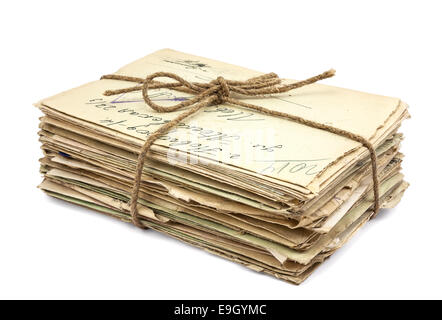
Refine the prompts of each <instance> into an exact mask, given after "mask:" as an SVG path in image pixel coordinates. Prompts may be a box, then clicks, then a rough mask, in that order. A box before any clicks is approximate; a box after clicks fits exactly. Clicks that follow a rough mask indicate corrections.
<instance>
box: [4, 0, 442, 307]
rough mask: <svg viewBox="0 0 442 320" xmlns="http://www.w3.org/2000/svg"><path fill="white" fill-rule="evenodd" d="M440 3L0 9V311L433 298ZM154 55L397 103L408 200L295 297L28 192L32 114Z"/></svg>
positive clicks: (32, 171) (436, 287) (244, 272)
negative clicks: (320, 77)
mask: <svg viewBox="0 0 442 320" xmlns="http://www.w3.org/2000/svg"><path fill="white" fill-rule="evenodd" d="M413 3H414V4H413ZM438 4H440V2H439V1H423V0H421V1H414V2H411V1H410V2H408V1H364V2H362V1H360V2H359V1H322V2H317V1H305V2H297V1H276V0H273V1H257V0H255V1H238V0H237V1H227V0H223V1H190V0H188V1H146V0H145V1H138V2H136V1H128V0H124V1H123V0H121V1H103V2H101V1H71V2H68V1H27V2H25V1H2V3H1V5H0V6H1V8H0V12H1V19H0V27H1V28H0V30H1V51H0V55H1V59H0V64H1V65H0V66H1V69H0V82H1V86H0V88H1V91H2V92H1V97H2V101H1V107H0V110H1V111H0V112H1V118H0V119H1V120H0V129H1V141H2V143H1V147H2V148H1V158H0V159H1V170H2V171H1V177H2V179H1V182H2V183H1V201H2V204H1V209H0V212H1V215H0V218H1V220H0V298H86V299H88V298H136V299H138V298H146V299H147V298H150V299H152V298H156V299H163V298H177V299H180V298H187V299H192V298H208V299H211V298H220V299H223V298H232V299H237V298H243V299H254V298H260V299H305V298H337V299H339V298H442V294H441V289H440V288H441V287H442V279H441V269H442V258H441V248H440V246H441V227H442V210H441V208H440V204H439V203H438V202H437V201H438V200H441V198H442V197H441V193H440V190H439V189H440V184H439V182H440V178H441V174H440V168H439V167H440V160H441V157H440V156H441V152H440V145H441V133H440V127H441V126H442V124H441V123H442V105H441V99H442V96H441V92H442V80H441V74H442V68H441V59H442V49H441V31H442V23H441V17H440V13H441V12H442V11H441V8H440V7H439V6H438ZM162 48H173V49H176V50H179V51H184V52H188V53H193V54H197V55H200V56H204V57H209V58H213V59H217V60H222V61H226V62H230V63H234V64H237V65H242V66H245V67H249V68H251V69H257V70H261V71H264V72H270V71H273V72H276V73H278V74H279V75H280V76H282V77H290V78H297V79H301V78H305V77H308V76H311V75H312V74H317V73H318V72H322V71H324V70H327V69H328V68H330V67H333V68H335V69H336V70H337V75H336V77H334V78H333V79H329V80H327V81H325V82H326V83H329V84H333V85H336V86H342V87H348V88H352V89H357V90H361V91H367V92H372V93H377V94H383V95H389V96H395V97H400V98H401V99H403V100H404V101H406V102H407V103H408V104H409V105H410V113H411V114H412V119H410V120H407V121H406V122H405V123H404V125H403V128H402V132H404V133H405V137H406V138H405V141H404V142H403V152H404V153H405V154H406V158H405V161H404V165H403V167H404V170H403V172H404V173H405V175H406V179H407V180H408V181H409V182H410V183H411V187H410V188H409V189H408V191H407V192H406V194H405V196H404V198H403V200H402V202H401V203H400V204H399V205H398V206H397V207H396V208H395V209H393V210H389V211H384V212H382V213H381V214H380V216H379V217H378V218H377V219H375V220H374V221H371V222H369V223H368V224H367V225H366V226H365V227H364V228H363V229H362V230H361V231H360V232H359V233H358V234H357V235H356V236H355V237H354V238H353V239H352V240H351V241H350V242H349V243H348V244H347V245H346V246H345V247H344V248H343V249H342V250H340V251H338V252H337V253H336V254H335V255H334V256H333V257H331V258H330V259H329V260H328V261H326V262H325V263H324V264H323V265H322V266H321V267H320V268H319V269H318V270H317V271H316V272H315V273H314V274H313V275H312V276H311V277H310V278H309V279H308V280H307V281H306V282H304V283H303V284H302V285H301V286H293V285H290V284H287V283H285V282H283V281H279V280H276V279H274V278H272V277H270V276H265V275H261V274H258V273H255V272H253V271H249V270H248V269H246V268H244V267H241V266H238V265H236V264H234V263H231V262H228V261H225V260H223V259H221V258H218V257H215V256H212V255H210V254H208V253H205V252H203V251H202V250H199V249H195V248H192V247H190V246H188V245H184V244H181V243H179V242H178V241H176V240H172V239H169V238H168V237H166V236H163V235H161V234H158V233H156V232H154V231H140V230H138V229H137V228H135V227H133V226H131V225H129V224H124V223H122V222H120V221H118V220H114V219H111V218H108V217H105V216H101V215H99V214H97V213H94V212H92V211H89V210H86V209H82V208H79V207H76V206H73V205H68V204H65V203H63V202H61V201H56V200H52V199H50V198H49V197H47V196H46V195H45V194H44V193H43V192H41V191H40V190H38V189H37V188H36V186H37V185H38V184H39V182H40V181H41V176H40V174H39V172H38V170H39V164H38V159H39V158H40V157H41V151H40V149H39V147H40V146H39V142H38V137H37V130H38V117H39V116H40V115H41V114H40V112H39V111H38V109H36V108H35V107H33V106H32V103H34V102H37V101H38V100H39V99H41V98H45V97H47V96H50V95H53V94H56V93H59V92H60V91H64V90H67V89H70V88H72V87H75V86H78V85H81V84H83V83H86V82H89V81H92V80H95V79H98V78H99V77H100V76H101V75H103V74H107V73H111V72H114V71H115V70H116V69H118V68H119V67H121V66H123V65H124V64H126V63H129V62H131V61H133V60H135V59H138V58H140V57H142V56H144V55H146V54H148V53H151V52H153V51H156V50H158V49H162Z"/></svg>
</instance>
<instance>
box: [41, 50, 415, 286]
mask: <svg viewBox="0 0 442 320" xmlns="http://www.w3.org/2000/svg"><path fill="white" fill-rule="evenodd" d="M158 71H163V72H173V73H175V74H178V75H180V76H181V77H183V78H184V79H186V80H188V81H194V82H210V81H211V80H213V79H216V78H217V77H218V76H223V77H225V78H226V79H233V80H246V79H248V78H251V77H256V76H258V75H260V74H261V73H259V72H256V71H252V70H249V69H245V68H242V67H237V66H234V65H230V64H226V63H221V62H218V61H213V60H209V59H205V58H201V57H196V56H192V55H188V54H184V53H180V52H176V51H173V50H161V51H158V52H155V53H153V54H151V55H148V56H146V57H144V58H142V59H140V60H138V61H135V62H133V63H131V64H129V65H127V66H125V67H123V68H121V69H120V70H118V71H117V72H116V74H119V75H126V76H132V77H140V78H145V77H146V76H147V75H148V74H151V73H154V72H158ZM284 81H285V82H287V83H290V82H294V81H295V80H284ZM132 85H133V84H131V83H128V82H126V81H120V80H109V79H105V80H97V81H94V82H91V83H88V84H85V85H83V86H81V87H78V88H75V89H72V90H69V91H66V92H63V93H61V94H58V95H56V96H53V97H51V98H48V99H44V100H42V101H41V102H39V103H38V104H37V106H38V107H39V108H40V109H41V111H42V112H43V113H44V116H43V117H42V118H41V124H40V132H39V135H40V141H41V143H42V149H43V152H44V157H43V158H42V159H41V172H42V174H43V175H44V181H43V182H42V183H41V185H40V188H41V189H42V190H44V191H45V192H46V193H47V194H49V195H50V196H53V197H56V198H59V199H62V200H65V201H68V202H71V203H74V204H77V205H81V206H83V207H87V208H91V209H93V210H95V211H98V212H101V213H104V214H107V215H110V216H113V217H116V218H119V219H121V220H123V221H127V222H130V221H131V216H130V214H129V201H130V196H131V190H132V186H133V181H134V174H135V168H136V165H137V156H138V153H139V150H140V148H141V146H142V145H143V142H144V141H145V140H146V139H147V137H148V136H149V135H150V134H152V132H154V131H155V130H156V129H157V128H159V127H160V126H161V125H163V124H165V123H167V122H168V121H170V120H171V119H173V118H175V117H176V116H177V115H178V114H180V113H182V112H184V110H179V111H176V112H171V113H159V112H156V111H154V110H152V109H150V108H149V106H147V105H146V103H145V102H144V100H143V98H142V95H141V92H140V91H136V92H130V93H122V94H118V95H113V96H105V95H103V93H104V92H105V91H106V90H114V89H121V88H125V87H129V86H132ZM190 96H191V95H190V94H187V93H183V92H180V91H175V90H170V89H154V90H150V91H149V97H150V99H151V100H152V101H154V102H155V103H157V104H160V105H164V106H171V105H175V104H176V103H179V102H180V101H186V100H187V99H189V97H190ZM240 99H243V101H246V102H248V103H251V104H254V105H259V106H263V107H265V108H268V109H272V110H277V111H281V112H286V113H290V114H294V115H297V116H300V117H302V118H305V119H309V120H313V121H316V122H320V123H324V124H327V125H331V126H333V127H337V128H340V129H344V130H347V131H349V132H352V133H355V134H358V135H361V136H362V137H364V138H366V139H368V140H369V141H370V142H371V143H372V145H373V146H374V147H375V149H376V154H377V157H378V160H377V164H378V171H379V174H378V177H379V182H380V183H379V194H380V204H381V207H382V208H390V207H393V206H394V205H396V204H397V203H398V202H399V200H400V198H401V196H402V194H403V193H404V191H405V189H406V188H407V186H408V184H407V183H406V182H404V180H403V176H402V174H401V173H400V170H401V162H402V158H403V155H402V154H401V153H400V152H399V146H400V143H401V140H402V135H401V134H400V133H399V132H398V129H399V127H400V125H401V122H402V120H404V119H406V118H407V117H408V112H407V105H406V104H405V103H403V102H401V101H400V100H399V99H396V98H390V97H384V96H378V95H373V94H368V93H363V92H358V91H353V90H348V89H342V88H336V87H332V86H328V85H324V84H319V83H315V84H311V85H308V86H305V87H302V88H299V89H296V90H293V91H291V92H289V93H285V94H279V95H272V96H265V97H253V98H250V97H241V98H240ZM372 188H373V179H372V175H371V162H370V156H369V152H368V150H367V149H366V148H365V147H364V146H362V145H361V144H360V143H358V142H355V141H353V140H351V139H348V138H345V137H341V136H339V135H336V134H333V133H330V132H327V131H324V130H319V129H314V128H311V127H309V126H306V125H302V124H298V123H295V122H293V121H290V120H286V119H281V118H277V117H272V116H270V115H265V114H262V113H259V112H254V111H250V110H248V109H243V108H241V107H237V106H232V105H229V104H221V105H213V106H210V107H206V108H204V109H202V110H200V111H199V112H198V113H197V114H195V115H194V116H192V117H191V118H189V119H187V120H185V121H184V122H183V123H180V124H179V125H177V126H176V127H175V128H173V129H171V130H170V131H169V132H168V133H166V134H165V135H163V136H161V137H160V138H159V139H158V140H156V141H155V143H154V145H153V146H152V148H151V151H150V152H149V154H148V158H147V161H146V162H145V165H144V169H143V176H142V183H141V188H140V198H139V200H138V215H139V217H140V219H141V222H142V224H144V225H145V226H146V227H147V228H150V229H154V230H157V231H160V232H163V233H166V234H168V235H170V236H172V237H174V238H176V239H179V240H181V241H184V242H186V243H189V244H191V245H194V246H197V247H200V248H204V249H205V250H207V251H209V252H211V253H213V254H216V255H219V256H222V257H225V258H227V259H229V260H232V261H235V262H237V263H240V264H242V265H244V266H247V267H249V268H251V269H253V270H256V271H260V272H265V273H268V274H271V275H273V276H275V277H277V278H280V279H284V280H286V281H289V282H292V283H296V284H299V283H300V282H302V281H303V280H304V279H306V277H308V276H309V275H310V274H311V273H312V272H313V270H314V269H315V268H316V267H317V266H318V265H319V264H321V263H322V262H323V261H324V260H325V259H326V258H327V257H329V256H330V255H331V254H333V253H334V252H335V251H336V250H337V249H339V248H340V247H341V246H342V245H343V244H344V243H345V242H346V241H347V240H349V239H350V238H351V236H352V235H353V234H354V233H355V232H356V231H357V230H358V229H359V228H360V227H362V226H363V225H364V224H365V223H366V222H367V221H368V220H369V219H370V217H371V215H372V214H373V207H374V198H373V189H372ZM380 214H382V211H381V212H380ZM85 223H86V222H85ZM386 240H387V239H386ZM148 246H149V241H148V240H146V251H147V250H148ZM177 250H179V247H177Z"/></svg>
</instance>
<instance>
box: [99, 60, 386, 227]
mask: <svg viewBox="0 0 442 320" xmlns="http://www.w3.org/2000/svg"><path fill="white" fill-rule="evenodd" d="M334 74H335V70H333V69H331V70H329V71H326V72H324V73H321V74H319V75H316V76H314V77H311V78H308V79H306V80H303V81H299V82H295V83H291V84H281V79H280V78H279V77H278V76H277V75H276V74H275V73H268V74H264V75H261V76H258V77H254V78H250V79H248V80H246V81H234V80H226V79H224V78H223V77H218V78H217V79H215V80H213V81H211V82H208V83H199V82H189V81H186V80H184V79H183V78H181V77H179V76H178V75H176V74H174V73H168V72H156V73H153V74H151V75H149V76H147V77H146V78H145V79H143V78H136V77H129V76H123V75H115V74H110V75H105V76H103V77H101V79H113V80H123V81H129V82H136V83H138V85H136V86H133V87H129V88H124V89H117V90H107V91H106V92H104V95H106V96H110V95H115V94H120V93H127V92H132V91H140V90H141V92H142V95H143V99H144V101H145V102H146V104H147V105H148V106H150V107H151V108H152V109H154V110H155V111H157V112H173V111H176V110H180V109H182V108H186V107H191V108H189V109H187V110H186V111H184V112H183V113H181V114H180V115H179V116H177V117H176V118H174V119H173V120H171V121H169V122H167V123H165V124H164V125H162V126H161V127H159V128H158V129H157V130H156V131H154V132H153V133H152V134H150V135H149V137H148V138H147V140H146V141H145V143H144V145H143V147H142V148H141V150H140V154H139V156H138V160H137V167H136V171H135V179H134V185H133V187H132V192H131V200H130V215H131V218H132V221H133V223H134V224H135V225H136V226H138V227H140V228H145V226H144V225H143V224H142V222H141V221H140V218H139V217H138V212H137V204H138V198H139V193H140V184H141V176H142V173H143V166H144V162H145V160H146V155H147V153H148V152H149V150H150V148H151V146H152V144H153V143H154V142H155V140H157V139H158V138H159V137H160V136H162V135H164V134H165V133H166V132H167V131H169V130H170V129H171V128H173V127H175V126H176V125H178V124H179V123H180V122H181V121H183V120H184V119H186V118H188V117H190V116H191V115H193V114H195V113H196V112H198V110H200V109H202V108H204V107H207V106H212V105H217V104H223V103H229V104H232V105H236V106H240V107H243V108H247V109H251V110H255V111H258V112H260V113H264V114H268V115H271V116H276V117H281V118H285V119H289V120H292V121H295V122H297V123H300V124H303V125H307V126H310V127H312V128H316V129H320V130H325V131H328V132H331V133H334V134H337V135H340V136H343V137H346V138H349V139H352V140H354V141H357V142H359V143H361V144H362V145H363V146H364V147H366V148H367V149H368V151H369V153H370V158H371V167H372V176H373V192H374V212H373V217H374V216H376V214H377V213H378V211H379V207H380V206H379V181H378V172H377V157H376V153H375V150H374V147H373V145H372V144H371V143H370V142H369V141H368V140H367V139H365V138H364V137H362V136H360V135H357V134H354V133H351V132H348V131H345V130H342V129H339V128H335V127H332V126H329V125H326V124H322V123H318V122H315V121H311V120H307V119H303V118H301V117H298V116H295V115H292V114H288V113H284V112H279V111H275V110H270V109H267V108H264V107H260V106H257V105H253V104H249V103H246V102H244V101H241V100H238V99H235V98H232V97H231V93H235V94H237V95H244V96H262V95H269V94H278V93H283V92H288V91H290V90H293V89H296V88H300V87H303V86H306V85H309V84H312V83H314V82H317V81H319V80H322V79H326V78H330V77H332V76H334ZM160 77H163V78H169V79H173V80H176V82H160V81H156V80H154V79H156V78H160ZM160 88H167V89H173V90H177V91H181V92H186V93H190V94H193V95H194V97H192V98H190V99H188V100H185V101H182V102H180V103H178V104H176V105H174V106H168V107H166V106H160V105H158V104H156V103H154V102H153V101H152V100H151V99H150V98H149V94H148V91H149V89H160Z"/></svg>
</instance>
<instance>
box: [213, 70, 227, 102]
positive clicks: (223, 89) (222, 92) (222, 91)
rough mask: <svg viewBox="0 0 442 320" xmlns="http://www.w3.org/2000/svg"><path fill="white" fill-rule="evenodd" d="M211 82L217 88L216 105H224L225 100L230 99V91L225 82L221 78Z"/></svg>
mask: <svg viewBox="0 0 442 320" xmlns="http://www.w3.org/2000/svg"><path fill="white" fill-rule="evenodd" d="M213 82H214V83H216V84H217V85H218V86H219V89H218V90H217V92H216V94H217V97H218V100H217V101H216V103H217V104H221V103H224V102H225V101H226V98H229V97H230V89H229V86H228V84H227V82H226V80H225V79H224V78H223V77H218V78H216V80H214V81H213Z"/></svg>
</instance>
